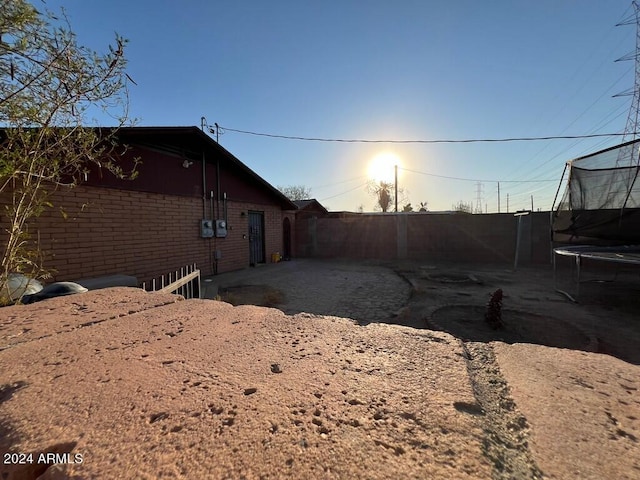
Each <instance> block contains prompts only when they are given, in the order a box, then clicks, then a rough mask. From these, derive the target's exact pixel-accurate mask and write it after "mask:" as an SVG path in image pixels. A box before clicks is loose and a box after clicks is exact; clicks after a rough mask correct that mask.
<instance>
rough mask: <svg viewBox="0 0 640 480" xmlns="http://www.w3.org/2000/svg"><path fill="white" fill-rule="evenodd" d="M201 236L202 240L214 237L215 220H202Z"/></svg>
mask: <svg viewBox="0 0 640 480" xmlns="http://www.w3.org/2000/svg"><path fill="white" fill-rule="evenodd" d="M200 236H201V237H202V238H211V237H213V220H200Z"/></svg>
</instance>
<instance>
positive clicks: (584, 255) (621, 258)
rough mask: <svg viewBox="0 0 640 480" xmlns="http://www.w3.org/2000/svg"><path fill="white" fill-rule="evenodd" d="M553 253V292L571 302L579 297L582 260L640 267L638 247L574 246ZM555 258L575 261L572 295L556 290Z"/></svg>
mask: <svg viewBox="0 0 640 480" xmlns="http://www.w3.org/2000/svg"><path fill="white" fill-rule="evenodd" d="M553 253H554V255H553V279H554V287H555V290H556V291H557V292H559V293H562V294H563V295H565V296H566V297H567V298H569V299H570V300H571V301H573V302H577V301H578V296H579V295H580V281H581V279H580V274H581V270H582V259H590V260H598V261H602V262H613V263H621V264H627V265H640V245H621V246H597V245H574V246H565V247H558V248H554V249H553ZM557 256H566V257H574V259H575V268H576V285H575V294H574V295H572V294H571V293H569V292H567V291H565V290H562V289H560V288H558V273H557V261H556V257H557Z"/></svg>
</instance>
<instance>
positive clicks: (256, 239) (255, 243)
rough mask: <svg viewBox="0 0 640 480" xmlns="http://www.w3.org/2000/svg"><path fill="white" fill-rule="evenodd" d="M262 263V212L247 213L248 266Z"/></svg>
mask: <svg viewBox="0 0 640 480" xmlns="http://www.w3.org/2000/svg"><path fill="white" fill-rule="evenodd" d="M257 263H264V212H249V264H250V265H251V266H254V265H255V264H257Z"/></svg>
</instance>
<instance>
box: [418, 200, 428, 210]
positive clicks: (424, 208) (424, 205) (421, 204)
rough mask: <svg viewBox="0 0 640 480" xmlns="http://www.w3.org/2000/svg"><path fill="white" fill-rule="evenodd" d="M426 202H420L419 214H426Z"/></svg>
mask: <svg viewBox="0 0 640 480" xmlns="http://www.w3.org/2000/svg"><path fill="white" fill-rule="evenodd" d="M427 205H428V202H420V208H419V209H418V211H419V212H428V211H429V208H428V207H427Z"/></svg>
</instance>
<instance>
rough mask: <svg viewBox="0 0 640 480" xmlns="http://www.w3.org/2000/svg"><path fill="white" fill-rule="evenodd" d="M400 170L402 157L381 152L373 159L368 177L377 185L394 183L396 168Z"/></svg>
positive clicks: (368, 170)
mask: <svg viewBox="0 0 640 480" xmlns="http://www.w3.org/2000/svg"><path fill="white" fill-rule="evenodd" d="M396 165H397V166H398V168H400V157H398V155H396V154H395V153H393V152H381V153H379V154H377V155H376V156H375V157H373V158H372V159H371V161H370V162H369V167H368V169H367V175H368V176H369V178H370V179H371V180H374V181H375V182H376V183H379V182H385V183H393V182H394V178H395V168H394V167H395V166H396Z"/></svg>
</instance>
